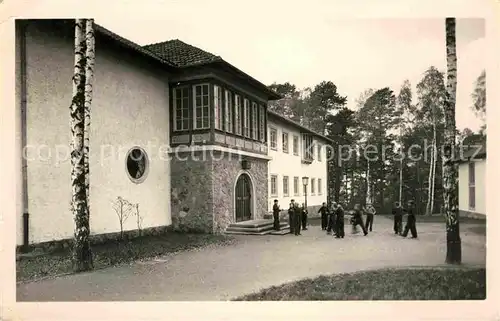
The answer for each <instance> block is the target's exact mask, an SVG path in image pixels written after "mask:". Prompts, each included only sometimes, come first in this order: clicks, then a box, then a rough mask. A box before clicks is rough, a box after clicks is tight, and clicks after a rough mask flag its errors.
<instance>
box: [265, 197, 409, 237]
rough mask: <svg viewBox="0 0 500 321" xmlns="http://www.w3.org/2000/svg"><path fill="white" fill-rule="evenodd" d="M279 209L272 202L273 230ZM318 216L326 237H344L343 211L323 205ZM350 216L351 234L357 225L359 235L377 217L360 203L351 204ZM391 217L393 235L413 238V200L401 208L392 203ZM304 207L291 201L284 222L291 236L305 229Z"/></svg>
mask: <svg viewBox="0 0 500 321" xmlns="http://www.w3.org/2000/svg"><path fill="white" fill-rule="evenodd" d="M280 212H281V208H280V206H279V204H278V200H274V205H273V217H274V229H275V230H280V222H279V217H280ZM318 213H319V214H321V229H322V230H324V231H325V230H326V233H327V234H328V235H334V236H335V237H336V238H344V236H345V231H344V214H345V211H344V208H343V207H342V205H340V204H339V203H337V202H333V203H332V204H331V205H330V206H327V204H326V203H323V204H322V205H321V208H320V209H319V210H318ZM349 214H351V219H350V223H351V225H352V232H353V233H357V227H358V226H360V227H361V230H362V231H363V234H364V235H365V236H366V235H368V231H370V232H372V231H373V221H374V217H375V214H377V212H376V210H375V207H373V205H372V204H370V203H369V204H367V206H366V207H361V205H360V204H355V205H354V209H353V210H351V211H349ZM392 214H393V215H394V233H395V234H398V235H401V236H403V237H406V236H408V232H411V235H412V238H417V228H416V217H415V213H414V203H413V201H409V202H408V207H407V208H403V207H402V206H401V204H400V203H399V202H396V203H395V204H394V208H393V210H392ZM404 214H407V217H408V219H407V223H406V226H405V228H404V230H403V215H404ZM307 215H308V211H307V207H306V206H305V205H304V203H302V205H299V203H298V202H296V201H295V200H291V202H290V205H289V208H288V220H289V225H290V233H292V234H294V235H301V234H300V231H301V230H307ZM363 215H365V216H366V221H365V222H363Z"/></svg>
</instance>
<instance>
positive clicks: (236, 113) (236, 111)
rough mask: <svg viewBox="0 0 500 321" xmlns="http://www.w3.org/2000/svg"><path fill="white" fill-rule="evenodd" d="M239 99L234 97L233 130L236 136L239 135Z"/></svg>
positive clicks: (238, 96)
mask: <svg viewBox="0 0 500 321" xmlns="http://www.w3.org/2000/svg"><path fill="white" fill-rule="evenodd" d="M241 116H242V114H241V97H240V95H234V129H235V131H236V133H235V134H236V135H241Z"/></svg>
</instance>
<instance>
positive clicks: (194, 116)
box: [192, 83, 211, 130]
mask: <svg viewBox="0 0 500 321" xmlns="http://www.w3.org/2000/svg"><path fill="white" fill-rule="evenodd" d="M205 86H206V87H207V95H206V96H207V105H204V104H203V98H204V97H205V95H204V87H205ZM197 87H201V107H198V106H197V105H196V97H197V94H196V88H197ZM192 90H193V129H194V130H204V129H210V109H211V106H210V84H209V83H202V84H195V85H193V86H192ZM206 107H208V112H207V115H206V116H205V115H204V112H203V108H206ZM198 108H200V109H201V114H202V116H201V117H199V118H200V119H201V127H198V126H197V124H196V122H197V120H198V115H197V109H198ZM204 120H206V121H207V125H206V126H204Z"/></svg>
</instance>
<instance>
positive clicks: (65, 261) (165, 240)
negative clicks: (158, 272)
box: [16, 232, 235, 282]
mask: <svg viewBox="0 0 500 321" xmlns="http://www.w3.org/2000/svg"><path fill="white" fill-rule="evenodd" d="M234 242H235V239H234V238H233V237H230V236H225V235H213V234H186V233H175V232H171V233H168V234H165V235H161V236H146V237H141V238H136V239H132V240H128V241H122V242H116V241H113V242H108V243H105V244H101V245H95V246H93V247H92V252H93V254H94V256H93V259H94V268H95V269H100V268H104V267H109V266H115V265H119V264H125V263H131V262H134V261H138V260H145V259H152V258H155V257H158V256H162V255H166V254H171V253H176V252H180V251H186V250H192V249H197V248H202V247H205V246H208V245H229V244H234ZM71 272H72V262H71V256H70V252H69V250H66V251H60V252H56V253H50V254H45V255H39V256H25V257H20V258H19V259H18V260H17V262H16V276H17V281H18V282H19V281H30V280H35V279H38V278H42V277H48V276H55V275H59V274H66V273H71Z"/></svg>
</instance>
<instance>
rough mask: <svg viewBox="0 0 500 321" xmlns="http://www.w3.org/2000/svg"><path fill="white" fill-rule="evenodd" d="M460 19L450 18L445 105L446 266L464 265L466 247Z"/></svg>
mask: <svg viewBox="0 0 500 321" xmlns="http://www.w3.org/2000/svg"><path fill="white" fill-rule="evenodd" d="M455 26H456V19H455V18H446V21H445V30H446V63H447V79H446V99H445V104H444V122H445V128H444V146H443V198H444V212H445V216H446V263H448V264H460V263H461V262H462V244H461V240H460V224H459V218H458V168H457V164H456V163H455V162H453V156H454V150H455V135H456V125H455V104H456V94H457V51H456V32H455Z"/></svg>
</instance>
